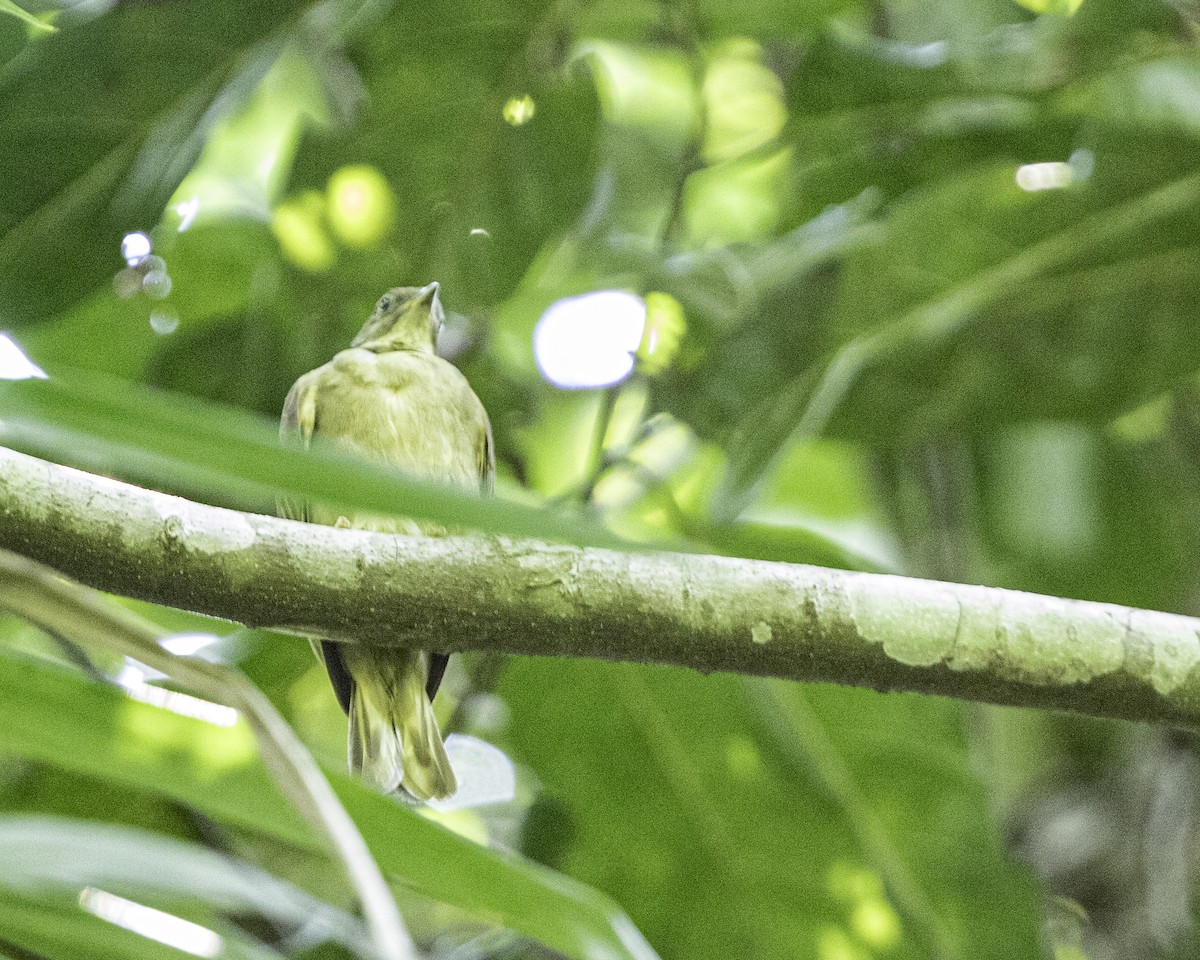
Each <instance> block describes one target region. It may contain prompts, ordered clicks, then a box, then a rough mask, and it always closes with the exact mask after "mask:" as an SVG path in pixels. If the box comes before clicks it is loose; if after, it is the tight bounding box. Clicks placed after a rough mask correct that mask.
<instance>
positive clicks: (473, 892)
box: [0, 653, 655, 960]
mask: <svg viewBox="0 0 1200 960" xmlns="http://www.w3.org/2000/svg"><path fill="white" fill-rule="evenodd" d="M0 731H3V734H2V735H0V753H3V754H7V755H9V756H17V757H25V758H27V759H31V760H37V761H39V762H42V763H47V764H51V765H54V766H58V767H61V768H63V769H66V770H73V771H75V772H77V773H79V774H83V775H86V776H89V777H94V778H96V779H100V780H105V781H110V782H113V783H116V784H120V785H122V786H126V787H132V788H136V789H139V790H142V791H147V792H151V793H157V794H161V795H163V796H166V797H170V798H172V799H174V800H176V801H177V802H179V803H183V804H186V805H188V806H190V807H192V808H193V809H195V810H197V811H199V812H201V813H203V814H204V815H206V816H208V817H211V818H213V819H215V820H218V821H223V822H228V823H230V824H232V825H235V826H238V827H242V828H245V829H249V830H253V831H256V832H258V833H261V834H263V835H265V836H268V837H272V838H275V839H276V840H278V841H281V842H283V843H286V844H289V845H292V846H295V847H299V848H302V849H304V850H306V851H309V852H312V853H318V854H319V853H323V849H322V847H321V846H320V845H319V843H318V842H317V840H316V839H315V838H314V836H313V834H312V833H311V831H310V830H309V828H308V827H307V826H306V825H305V824H304V823H303V822H302V821H301V820H300V819H299V816H298V815H297V813H296V812H295V811H294V810H293V809H292V808H291V807H290V806H289V805H288V804H287V803H286V802H285V800H284V799H283V797H282V796H281V795H280V794H279V793H278V791H277V790H276V789H275V787H274V785H273V783H272V782H271V780H270V778H269V776H268V775H267V773H266V771H265V770H264V769H263V767H262V766H261V764H260V763H259V762H258V760H257V758H256V757H255V755H254V749H253V745H252V741H251V740H250V738H249V734H248V733H247V732H246V731H245V730H243V729H242V728H241V727H240V726H237V727H232V728H225V727H217V726H213V725H212V724H210V723H206V722H204V721H201V720H195V719H192V718H190V717H185V716H182V715H179V714H175V713H171V712H169V711H167V710H164V709H161V708H157V707H152V706H149V705H147V704H144V703H139V702H136V701H134V700H130V699H128V698H126V697H125V696H123V695H122V694H121V693H119V692H118V691H116V690H114V689H112V688H109V687H103V686H97V685H94V684H90V683H88V682H87V681H85V680H83V679H81V678H80V677H78V676H74V675H71V674H67V673H64V672H62V671H61V670H59V669H57V668H54V667H52V666H49V665H46V664H38V663H36V662H34V661H31V660H27V659H21V658H14V657H12V656H11V655H8V654H3V653H0ZM331 780H332V781H333V783H334V787H335V789H336V790H337V792H338V794H339V796H340V797H341V800H342V802H343V804H344V805H345V806H346V809H347V810H348V811H349V812H350V814H351V816H352V817H353V818H354V820H355V822H356V823H357V824H358V826H359V829H360V830H361V831H362V834H363V836H364V838H365V839H366V841H367V844H368V846H369V847H370V848H371V852H372V853H373V854H374V856H375V858H376V860H377V861H378V862H379V864H380V866H381V867H382V869H383V870H384V872H385V874H387V875H389V876H391V877H392V878H394V879H395V880H396V881H397V882H400V883H404V884H406V885H408V886H410V887H411V888H413V889H414V890H416V891H418V892H420V893H422V894H425V895H427V896H429V897H432V898H434V899H437V900H442V901H444V902H446V903H449V904H453V905H455V906H457V907H459V908H461V909H463V910H466V911H467V912H469V913H472V914H474V915H476V916H477V917H479V918H480V919H482V920H485V921H488V922H496V923H499V924H502V925H504V926H506V927H509V928H511V929H512V930H514V931H517V932H518V933H521V934H524V935H526V936H529V937H533V938H534V939H536V940H539V941H541V942H542V943H544V944H545V945H546V946H548V947H550V948H551V949H554V950H557V951H559V952H560V953H562V954H564V955H566V956H568V957H572V958H575V960H610V958H611V960H653V958H654V956H655V954H654V952H653V950H652V949H651V948H650V947H649V946H648V945H647V944H646V942H645V940H644V939H643V938H642V937H641V935H640V934H639V933H638V932H637V930H636V928H634V927H633V925H632V924H631V923H630V921H629V919H628V918H627V917H626V916H625V915H624V913H622V912H621V911H620V909H619V908H617V907H616V906H615V904H614V903H613V901H612V900H610V899H609V898H608V897H606V896H604V895H603V894H600V893H597V892H595V891H593V890H590V889H588V888H587V887H585V886H583V885H582V884H580V883H578V882H576V881H574V880H571V879H569V878H567V877H564V876H561V875H557V874H554V873H552V872H550V871H548V870H546V869H544V868H542V867H540V866H537V865H535V864H531V863H528V862H526V861H524V860H522V859H521V858H519V857H517V856H515V855H512V854H505V853H502V852H500V851H497V850H489V849H485V848H483V847H480V846H478V845H476V844H474V843H472V842H471V841H469V840H465V839H463V838H462V837H460V836H458V835H457V834H454V833H451V832H449V831H448V830H446V829H444V828H442V827H440V826H437V825H435V824H433V823H431V822H429V821H427V820H425V819H424V818H423V817H421V816H419V815H418V814H417V813H415V812H414V811H412V810H410V809H408V808H406V807H404V806H402V805H400V804H398V803H397V802H396V801H394V800H392V799H389V798H388V797H385V796H382V795H380V794H377V793H374V792H372V791H371V790H369V789H368V788H367V787H366V786H364V785H362V784H360V783H358V782H355V781H352V780H350V779H349V778H347V777H344V776H331Z"/></svg>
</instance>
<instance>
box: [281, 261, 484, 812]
mask: <svg viewBox="0 0 1200 960" xmlns="http://www.w3.org/2000/svg"><path fill="white" fill-rule="evenodd" d="M442 317H443V313H442V307H441V303H440V302H439V300H438V285H437V284H436V283H433V284H430V285H429V286H427V287H422V288H420V289H418V288H415V287H398V288H396V289H394V290H389V291H388V292H387V293H386V294H384V295H383V297H381V298H380V300H379V303H378V305H377V306H376V308H375V312H374V313H373V314H372V315H371V318H370V319H369V320H368V321H367V322H366V324H365V325H364V326H363V329H362V330H361V331H360V333H359V334H358V336H356V337H355V338H354V340H353V342H352V344H351V347H350V349H348V350H343V351H342V352H341V353H339V354H338V355H337V356H335V357H334V358H333V359H332V360H330V361H329V362H328V363H327V364H325V365H324V366H322V367H318V368H317V369H316V370H313V371H312V372H310V373H306V374H305V375H304V376H302V377H301V378H300V379H299V380H297V381H296V383H295V384H294V385H293V386H292V389H291V391H290V392H289V393H288V396H287V400H286V401H285V403H284V408H283V417H282V420H281V422H280V428H279V430H280V436H281V437H282V438H283V439H284V440H285V441H289V440H292V441H294V440H297V439H298V440H299V441H300V442H301V443H302V444H303V445H304V446H306V447H307V446H308V445H309V443H310V442H311V440H312V438H313V436H316V435H319V436H321V437H323V438H325V439H327V440H333V441H334V442H336V443H338V444H340V445H341V446H343V447H346V448H347V449H349V450H352V451H354V452H355V453H357V454H359V455H360V456H363V457H366V458H368V459H371V460H377V461H381V462H383V463H387V464H390V465H392V466H395V467H398V468H399V469H402V470H404V471H406V472H407V473H409V474H413V475H416V476H420V477H426V478H428V479H431V480H439V481H443V482H447V483H451V484H454V485H456V486H460V487H464V488H468V489H479V490H482V491H484V492H486V493H490V492H491V489H492V478H493V475H494V472H495V467H494V463H493V459H492V437H491V427H490V426H489V424H488V418H487V413H486V412H485V411H484V409H483V405H482V404H481V403H480V402H479V398H478V397H476V396H475V394H474V392H473V391H472V390H471V387H470V386H469V385H468V384H467V381H466V378H464V377H463V375H462V374H461V373H459V372H458V370H456V369H455V368H454V367H453V366H452V365H451V364H449V363H447V362H446V361H445V360H442V359H441V358H440V357H438V356H437V355H436V354H435V353H434V345H435V342H436V338H437V331H438V328H439V327H440V326H441V322H442ZM280 512H281V513H282V514H283V515H284V516H288V517H291V518H293V519H297V520H309V521H312V522H314V523H324V524H329V525H333V526H349V527H353V528H355V529H359V530H374V531H377V532H381V533H399V534H410V535H435V536H436V535H439V534H443V533H444V532H445V531H444V530H443V529H442V528H440V527H438V526H437V525H435V524H429V523H421V522H417V521H413V520H406V519H397V518H392V517H383V516H373V515H364V514H354V515H352V516H345V515H341V514H338V513H337V512H336V511H333V510H330V509H327V508H323V507H322V506H321V505H319V504H307V503H306V504H294V503H287V502H281V504H280ZM313 647H314V650H316V651H317V654H318V656H322V657H323V659H324V661H325V666H326V668H327V669H328V671H329V675H330V679H331V680H332V682H333V685H334V689H335V690H336V691H337V692H338V697H339V700H341V701H342V704H343V706H344V707H345V708H346V711H347V713H348V714H349V718H350V736H349V754H350V766H351V768H352V769H354V770H359V771H362V772H364V773H366V774H367V775H369V776H370V777H371V778H372V779H374V780H375V781H376V782H377V783H378V784H379V785H380V786H381V787H382V788H383V789H385V790H395V789H396V788H397V787H399V786H403V787H404V789H405V790H406V791H407V792H408V793H410V794H412V795H413V796H415V797H417V798H419V799H422V800H427V799H435V798H442V797H447V796H449V795H450V794H452V793H453V792H454V791H455V788H456V784H455V779H454V772H453V771H452V770H451V769H450V763H449V760H448V759H447V758H446V750H445V747H444V746H443V744H442V735H441V732H440V731H439V730H438V725H437V720H436V719H435V718H434V715H433V705H432V703H431V701H430V698H431V696H432V694H433V692H435V691H436V682H437V679H439V678H440V672H438V671H440V669H441V668H442V667H444V658H443V661H442V663H440V664H436V665H435V673H436V674H437V676H435V678H434V683H433V684H432V686H433V688H434V689H433V690H430V691H428V692H427V689H426V687H427V683H428V682H429V678H430V668H431V655H430V654H429V653H427V652H425V651H404V650H398V649H396V650H393V649H387V648H378V647H370V646H367V645H366V644H328V643H326V644H314V645H313Z"/></svg>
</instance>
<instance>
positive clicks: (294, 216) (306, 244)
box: [271, 190, 337, 273]
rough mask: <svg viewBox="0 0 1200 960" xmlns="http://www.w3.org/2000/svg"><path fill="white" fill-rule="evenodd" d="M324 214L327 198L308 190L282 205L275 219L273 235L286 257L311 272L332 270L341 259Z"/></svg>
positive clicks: (276, 210)
mask: <svg viewBox="0 0 1200 960" xmlns="http://www.w3.org/2000/svg"><path fill="white" fill-rule="evenodd" d="M324 212H325V198H324V196H322V195H321V194H320V193H318V192H317V191H315V190H306V191H305V192H304V193H302V194H301V195H300V196H299V197H297V198H296V199H294V200H289V201H287V202H285V203H281V204H280V205H279V206H278V207H276V208H275V213H274V214H273V215H272V217H271V232H272V233H273V234H275V239H276V240H278V241H279V248H280V249H281V250H282V251H283V255H284V256H285V257H287V258H288V259H289V260H290V261H292V263H294V264H295V265H296V266H298V267H300V269H302V270H307V271H309V273H321V272H323V271H325V270H328V269H329V268H330V267H332V266H333V264H334V262H335V261H336V260H337V252H336V251H335V250H334V247H333V244H332V243H331V242H330V240H329V236H328V235H327V234H326V232H325V224H324V220H323V215H324Z"/></svg>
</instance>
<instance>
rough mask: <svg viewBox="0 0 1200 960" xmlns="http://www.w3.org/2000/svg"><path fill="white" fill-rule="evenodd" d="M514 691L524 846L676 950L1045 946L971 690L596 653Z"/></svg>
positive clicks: (927, 954)
mask: <svg viewBox="0 0 1200 960" xmlns="http://www.w3.org/2000/svg"><path fill="white" fill-rule="evenodd" d="M503 693H504V694H505V696H506V698H507V699H508V701H509V702H510V703H511V704H512V709H513V723H512V726H511V734H510V739H509V741H508V747H509V749H510V752H511V753H512V754H513V756H514V757H516V758H517V759H520V760H523V761H525V762H526V763H528V764H529V765H531V766H532V767H533V768H534V769H536V770H537V771H538V775H539V777H540V778H541V780H542V782H543V784H544V795H545V798H546V799H545V800H544V801H543V803H544V805H545V809H546V815H545V816H544V817H542V818H540V819H539V818H538V817H537V816H536V814H537V809H538V808H537V807H535V808H534V815H533V816H532V817H531V823H530V825H529V826H528V827H527V831H526V849H528V850H529V851H531V852H533V853H535V854H536V855H538V856H540V857H543V858H544V859H546V860H548V861H549V862H551V863H553V865H554V866H556V867H560V868H562V869H565V870H567V871H569V872H570V873H572V874H573V875H575V876H578V877H580V878H581V879H583V880H585V881H586V882H588V883H591V884H594V885H596V886H598V887H600V888H601V889H606V890H608V891H610V892H613V893H616V892H617V891H620V892H621V895H622V896H624V897H625V898H626V902H627V903H628V904H629V907H630V912H631V915H632V916H633V918H634V920H635V921H636V922H637V923H638V925H639V926H640V927H641V928H642V929H643V930H645V931H646V932H647V935H648V936H650V937H651V938H652V939H653V940H655V941H656V942H661V943H664V944H666V943H670V944H672V945H673V946H674V949H675V950H677V951H678V953H679V955H680V956H687V957H691V958H696V960H704V958H708V957H712V958H726V957H731V956H789V955H800V956H839V955H845V956H879V957H890V958H896V960H900V958H904V960H908V958H942V960H945V958H956V957H961V958H963V960H967V958H971V960H975V958H996V960H1007V958H1010V957H1015V956H1021V957H1035V956H1038V947H1037V934H1038V923H1039V920H1040V912H1041V901H1040V897H1039V895H1038V893H1037V891H1036V889H1035V888H1034V885H1033V883H1032V882H1031V878H1030V876H1029V873H1028V871H1027V870H1026V869H1024V868H1023V867H1020V866H1018V865H1016V864H1014V863H1013V862H1012V861H1011V860H1010V859H1009V858H1008V857H1007V856H1006V855H1005V854H1004V853H1003V851H1002V848H1001V844H1000V840H999V832H998V830H997V829H996V827H995V826H994V825H993V824H992V822H991V819H990V816H991V815H990V812H989V807H988V801H987V797H986V795H985V793H984V790H983V788H982V785H981V784H980V783H979V782H978V780H977V779H976V777H975V774H974V773H973V771H972V769H971V760H970V757H969V754H968V751H967V743H966V729H965V716H964V709H963V708H962V706H961V705H959V704H955V703H952V702H950V701H946V700H938V699H933V698H928V697H919V696H913V695H897V696H888V697H881V696H879V695H878V694H874V693H869V692H864V691H860V690H847V689H842V688H838V687H823V686H812V685H801V684H786V683H779V684H774V683H769V684H767V683H762V682H759V681H748V680H744V679H738V678H733V677H728V676H717V675H714V676H710V677H700V676H697V675H696V674H693V673H689V672H684V671H678V670H662V669H646V668H640V669H638V668H633V667H629V666H623V665H609V664H598V663H585V662H582V661H579V662H570V663H559V662H553V663H552V662H549V661H539V660H522V661H520V662H518V663H515V664H514V665H513V666H512V668H510V670H509V672H508V674H507V675H506V678H505V683H504V687H503ZM629 851H637V856H630V855H629ZM843 941H844V942H845V943H847V944H849V945H850V947H851V948H852V949H853V951H855V952H847V953H844V954H837V953H828V952H827V951H828V950H830V949H831V948H830V947H829V946H828V945H829V944H830V943H833V942H843Z"/></svg>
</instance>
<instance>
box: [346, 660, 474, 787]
mask: <svg viewBox="0 0 1200 960" xmlns="http://www.w3.org/2000/svg"><path fill="white" fill-rule="evenodd" d="M381 654H382V655H381ZM344 656H345V660H346V667H347V669H348V671H349V673H350V676H351V677H352V678H353V680H354V684H353V691H352V693H351V695H350V709H349V711H348V712H349V715H350V744H349V746H350V767H351V769H352V770H355V771H359V772H362V773H365V774H366V775H367V776H368V777H370V778H371V779H372V780H374V781H375V782H376V783H378V784H379V786H380V787H381V788H383V789H384V790H387V791H392V790H395V789H396V788H397V787H401V786H402V787H403V788H404V789H405V791H407V792H408V793H410V794H412V795H413V796H414V797H416V798H417V799H418V800H441V799H443V798H445V797H448V796H450V795H451V794H452V793H454V791H455V790H457V789H458V783H457V781H456V780H455V777H454V771H453V770H452V769H451V767H450V759H449V758H448V757H447V756H446V747H445V745H444V744H443V743H442V733H441V731H440V730H439V729H438V723H437V718H436V717H434V715H433V704H432V703H430V702H429V697H428V695H427V694H426V693H425V684H426V680H427V678H428V675H429V654H428V653H425V652H424V651H413V652H411V653H401V652H399V651H395V650H384V651H373V650H371V649H370V648H368V647H366V646H365V645H357V646H356V647H355V648H354V649H353V650H347V651H346V652H345V655H344Z"/></svg>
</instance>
